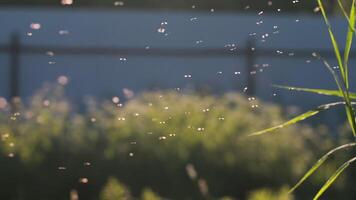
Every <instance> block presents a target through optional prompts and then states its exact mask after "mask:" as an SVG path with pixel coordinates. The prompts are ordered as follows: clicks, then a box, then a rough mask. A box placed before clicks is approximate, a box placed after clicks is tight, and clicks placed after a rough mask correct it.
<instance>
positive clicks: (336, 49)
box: [318, 0, 345, 81]
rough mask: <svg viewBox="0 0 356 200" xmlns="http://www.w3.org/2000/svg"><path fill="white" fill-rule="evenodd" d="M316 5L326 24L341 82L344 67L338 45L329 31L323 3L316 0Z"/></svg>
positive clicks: (343, 76) (329, 27) (343, 75)
mask: <svg viewBox="0 0 356 200" xmlns="http://www.w3.org/2000/svg"><path fill="white" fill-rule="evenodd" d="M318 5H319V8H320V10H321V13H322V15H323V18H324V21H325V24H326V26H327V28H328V32H329V36H330V39H331V43H332V46H333V49H334V53H335V56H336V59H337V62H338V65H339V67H340V72H341V76H342V78H343V80H344V81H345V71H344V66H343V62H342V59H341V54H340V50H339V45H338V43H337V41H336V39H335V36H334V33H333V32H332V30H331V25H330V23H329V19H328V17H327V15H326V12H325V8H324V6H323V3H322V1H321V0H318Z"/></svg>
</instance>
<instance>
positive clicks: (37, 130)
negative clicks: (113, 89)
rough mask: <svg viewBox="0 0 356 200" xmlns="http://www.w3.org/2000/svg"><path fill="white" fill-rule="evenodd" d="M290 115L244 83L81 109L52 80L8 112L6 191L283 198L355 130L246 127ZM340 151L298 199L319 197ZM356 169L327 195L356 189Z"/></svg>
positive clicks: (0, 148) (2, 117) (0, 122)
mask: <svg viewBox="0 0 356 200" xmlns="http://www.w3.org/2000/svg"><path fill="white" fill-rule="evenodd" d="M255 104H258V105H259V107H258V108H252V107H251V105H255ZM14 109H16V112H14V111H15V110H14ZM282 121H285V119H284V117H283V112H282V109H281V108H280V107H279V106H276V105H273V104H267V103H263V102H259V101H258V100H253V102H251V101H250V100H248V99H247V98H246V97H244V96H242V95H240V94H236V93H229V94H225V95H224V96H220V97H215V96H210V95H209V96H201V95H198V94H195V93H179V92H174V91H156V92H147V93H142V94H140V95H138V96H136V97H134V98H133V99H130V100H128V101H127V102H125V103H124V105H123V106H121V105H118V104H114V103H113V102H111V101H106V102H103V103H98V102H97V101H94V100H88V101H87V111H86V112H85V113H80V112H76V111H75V109H73V107H72V106H71V105H70V103H69V101H68V100H67V99H66V98H65V95H64V88H63V86H59V85H47V86H46V87H44V89H42V90H40V91H39V92H38V93H36V94H35V95H34V96H33V97H32V98H31V101H30V102H29V103H28V104H26V105H25V104H24V103H22V102H21V101H20V100H16V103H14V106H13V107H10V106H8V107H6V108H5V109H3V110H2V112H1V114H0V135H1V139H2V140H1V143H0V155H1V156H0V168H1V170H0V177H1V178H0V186H1V188H2V189H1V190H0V199H10V200H11V199H54V200H55V199H60V200H61V199H68V198H69V194H70V192H71V191H77V193H78V195H79V199H88V200H90V199H101V200H110V199H118V198H119V197H120V198H121V197H122V198H121V199H136V198H138V197H139V198H140V199H143V200H154V199H160V198H163V197H164V198H168V199H218V198H220V199H249V200H256V199H257V200H259V199H262V197H261V196H265V197H266V198H264V199H267V200H268V199H276V198H277V199H278V198H279V199H283V198H284V197H285V196H283V195H285V194H284V193H285V189H281V188H285V185H289V186H291V185H292V184H294V183H296V181H297V180H298V179H299V178H300V177H301V175H302V174H303V173H304V172H305V171H306V170H307V169H308V167H310V166H311V165H312V164H313V163H314V162H315V160H316V159H317V158H318V156H320V155H322V153H323V152H325V151H326V150H329V149H331V147H333V146H335V144H336V143H339V141H338V140H344V139H345V138H342V139H338V140H337V139H335V138H332V137H330V136H328V134H327V131H326V129H325V128H324V127H322V126H321V127H319V128H312V127H309V126H306V125H295V126H293V127H289V128H286V129H283V130H279V131H278V132H280V133H279V134H271V135H266V136H261V137H246V135H247V134H249V133H251V132H253V131H256V130H259V129H262V128H264V127H268V126H271V125H275V124H278V123H280V122H282ZM340 156H341V157H340ZM340 156H339V157H334V158H333V159H331V160H330V161H329V164H328V165H326V166H324V167H323V168H322V169H321V170H320V171H319V173H317V174H315V175H314V176H313V177H312V179H311V180H309V181H308V183H307V184H305V185H304V186H303V188H302V189H301V190H298V191H297V192H296V193H295V199H309V198H311V195H312V194H313V191H315V190H316V189H317V188H318V187H320V185H321V184H322V183H323V182H324V181H325V180H326V177H328V175H329V174H330V173H331V172H333V171H334V170H335V168H336V167H337V166H338V164H340V159H343V158H344V157H345V156H348V155H347V154H342V155H340ZM354 177H355V174H353V173H352V171H351V170H350V171H348V172H347V173H346V174H345V175H343V176H342V177H341V178H340V179H339V180H338V181H337V184H336V185H335V187H334V188H333V189H332V190H330V191H328V193H329V194H328V195H327V196H328V197H329V198H330V199H335V198H336V197H337V199H346V200H347V199H355V194H354V192H352V187H351V185H352V183H355V179H354ZM266 188H268V189H266ZM275 191H277V192H275ZM278 191H279V192H278ZM288 198H289V199H292V197H289V196H288Z"/></svg>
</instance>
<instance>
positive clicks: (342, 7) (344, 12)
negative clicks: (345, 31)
mask: <svg viewBox="0 0 356 200" xmlns="http://www.w3.org/2000/svg"><path fill="white" fill-rule="evenodd" d="M337 3H338V4H339V7H340V10H341V12H342V14H343V15H344V17H345V18H346V20H347V22H348V24H349V28H351V30H352V32H353V33H355V34H356V31H355V27H354V26H352V25H351V21H350V18H349V15H348V14H347V12H346V10H345V8H344V6H343V5H342V3H341V0H337ZM354 4H355V2H353V5H354Z"/></svg>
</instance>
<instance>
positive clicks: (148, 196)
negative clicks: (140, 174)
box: [141, 188, 161, 200]
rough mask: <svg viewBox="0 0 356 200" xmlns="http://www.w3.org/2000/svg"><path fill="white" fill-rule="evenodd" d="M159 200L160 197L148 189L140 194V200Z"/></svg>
mask: <svg viewBox="0 0 356 200" xmlns="http://www.w3.org/2000/svg"><path fill="white" fill-rule="evenodd" d="M160 199H161V197H159V196H158V195H157V194H156V193H155V192H153V191H152V190H151V189H149V188H146V189H144V190H143V192H142V194H141V200H160Z"/></svg>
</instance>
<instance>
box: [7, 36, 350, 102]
mask: <svg viewBox="0 0 356 200" xmlns="http://www.w3.org/2000/svg"><path fill="white" fill-rule="evenodd" d="M49 50H50V51H52V52H55V53H56V55H73V56H75V55H90V56H101V55H105V56H117V55H121V56H130V55H134V56H148V57H154V56H167V57H210V56H229V57H230V56H245V58H246V59H245V60H246V64H245V66H246V71H247V72H248V73H247V77H246V86H247V87H248V88H249V90H248V91H247V92H248V95H253V94H255V88H256V80H255V76H254V75H253V74H250V73H249V72H252V71H254V64H255V60H256V58H257V57H260V56H264V57H278V58H290V56H291V55H293V57H297V58H310V57H311V54H312V53H313V52H318V53H319V54H321V55H322V56H323V57H325V58H332V57H333V56H334V52H333V51H332V50H323V49H297V50H296V49H278V50H277V49H258V48H256V46H255V40H254V38H249V39H248V42H247V45H246V47H245V48H244V49H243V50H240V51H239V53H238V54H236V52H232V51H229V50H227V49H226V48H202V49H184V48H180V49H174V48H167V49H163V48H161V49H160V48H155V49H149V50H147V49H142V48H119V47H80V46H67V47H59V46H40V45H38V46H37V45H25V44H22V43H21V40H20V37H19V34H18V33H13V34H12V35H11V36H10V42H9V43H8V44H2V45H0V53H4V54H8V55H9V56H10V62H9V65H10V66H9V67H10V70H9V77H10V78H9V94H8V97H9V98H13V97H16V96H19V94H20V91H21V84H20V83H21V80H20V78H19V77H20V73H21V62H20V56H21V55H22V54H45V53H46V52H47V51H49ZM281 52H284V53H283V54H281ZM350 58H356V51H352V52H351V53H350Z"/></svg>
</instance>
